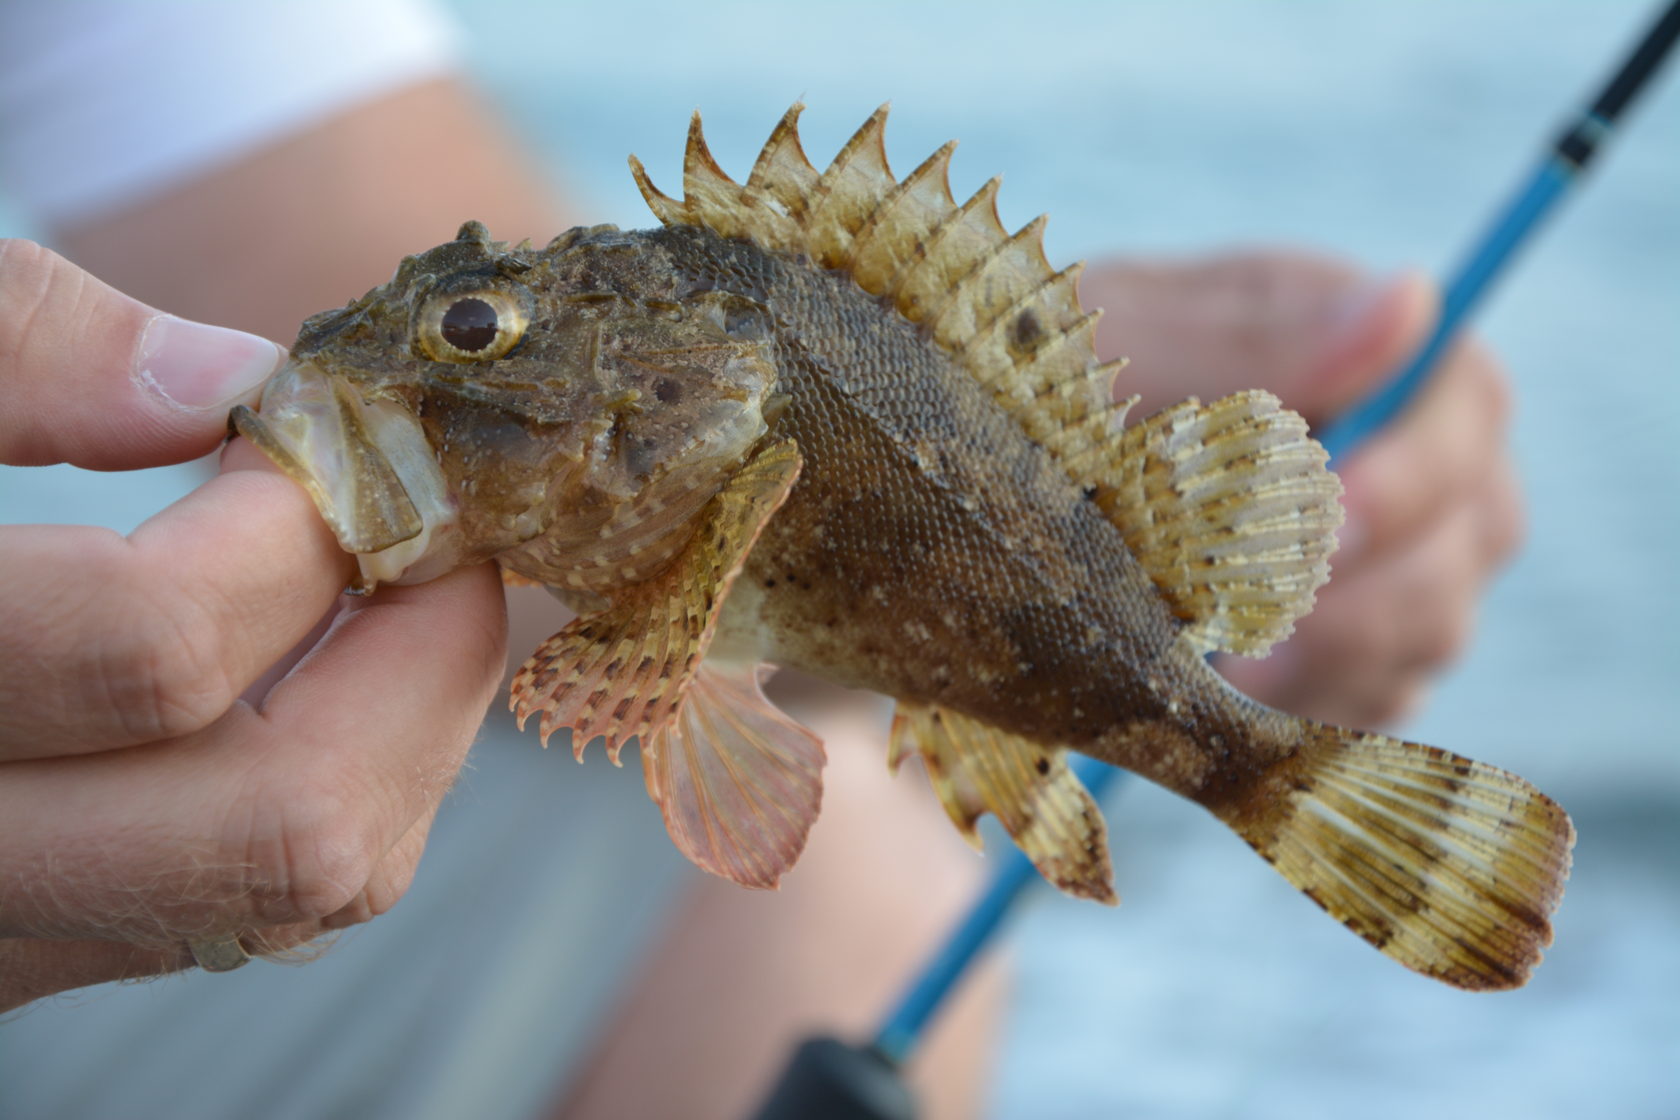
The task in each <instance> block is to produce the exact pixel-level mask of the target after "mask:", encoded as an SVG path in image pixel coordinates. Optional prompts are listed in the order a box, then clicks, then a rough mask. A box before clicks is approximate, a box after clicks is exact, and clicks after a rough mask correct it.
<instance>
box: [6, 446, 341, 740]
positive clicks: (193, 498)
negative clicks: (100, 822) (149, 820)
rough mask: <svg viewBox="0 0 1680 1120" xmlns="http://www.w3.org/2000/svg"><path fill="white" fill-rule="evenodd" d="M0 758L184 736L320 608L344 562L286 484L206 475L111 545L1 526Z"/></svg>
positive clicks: (85, 535)
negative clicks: (2, 668) (1, 661)
mask: <svg viewBox="0 0 1680 1120" xmlns="http://www.w3.org/2000/svg"><path fill="white" fill-rule="evenodd" d="M0 570H4V571H5V572H6V580H5V582H4V583H3V584H0V650H3V651H4V652H5V655H6V657H5V660H6V663H7V670H6V672H5V673H4V674H0V761H4V760H6V759H20V758H39V757H45V756H48V755H56V754H65V753H75V752H82V751H91V750H100V749H105V748H110V747H122V746H129V745H132V744H136V743H147V742H152V741H154V740H157V739H164V738H172V737H175V736H179V735H183V734H187V733H189V732H192V731H197V730H199V729H200V728H203V727H206V726H208V725H209V724H210V723H211V722H212V721H214V720H216V719H217V718H219V717H220V716H221V714H222V713H223V712H225V711H226V710H227V708H228V706H229V705H230V704H232V703H233V701H234V700H235V699H236V698H237V697H238V696H239V695H240V693H241V692H242V691H243V690H244V689H245V687H246V686H247V685H249V684H250V683H251V681H252V680H254V679H255V678H256V677H257V676H258V674H260V673H261V672H262V671H263V669H264V668H265V667H267V666H268V665H269V664H270V663H272V662H273V661H275V660H276V659H277V658H279V657H280V656H281V655H282V654H284V653H285V652H286V651H287V650H288V649H289V648H291V646H292V645H293V644H294V643H296V642H297V641H298V640H299V639H300V638H301V637H303V635H304V634H306V633H307V632H308V631H309V628H310V627H311V626H313V625H314V623H315V621H316V620H317V619H318V618H320V617H321V615H322V613H323V612H325V611H326V610H327V609H328V608H329V607H330V606H331V605H332V603H333V600H334V599H335V598H336V597H337V595H338V594H339V592H340V591H341V590H342V589H343V588H344V586H345V583H346V582H347V580H348V579H349V577H350V574H351V560H350V558H349V557H348V556H347V555H346V554H345V553H344V552H342V551H341V550H340V549H339V547H338V544H337V542H336V541H335V540H334V539H333V535H332V533H331V531H330V530H329V529H328V528H327V527H326V525H325V524H324V523H323V522H322V521H321V518H320V516H319V514H317V513H316V511H315V507H314V506H313V504H312V503H311V502H310V500H309V498H308V496H307V495H306V494H304V492H303V491H302V490H301V489H300V488H299V487H297V486H296V485H295V484H293V483H292V482H290V481H289V480H287V479H286V478H284V477H282V476H280V475H277V474H272V473H267V472H258V471H236V472H233V473H230V474H225V475H222V476H221V477H219V478H216V479H213V480H211V481H210V482H208V483H206V484H205V485H204V486H201V487H199V488H198V489H197V490H195V491H193V492H192V493H191V494H189V495H187V496H186V497H185V498H182V499H181V500H180V501H178V502H176V503H175V504H174V505H172V506H170V507H169V508H168V509H166V510H164V511H163V512H162V513H160V514H158V515H157V516H155V517H153V518H151V519H150V520H148V521H146V522H145V523H144V524H142V525H141V526H140V527H139V528H138V529H136V530H135V531H134V532H133V533H132V534H131V535H130V536H129V537H127V538H124V537H122V536H119V535H118V534H116V533H112V532H110V531H108V530H104V529H93V528H88V527H85V526H58V525H24V526H7V527H4V528H0Z"/></svg>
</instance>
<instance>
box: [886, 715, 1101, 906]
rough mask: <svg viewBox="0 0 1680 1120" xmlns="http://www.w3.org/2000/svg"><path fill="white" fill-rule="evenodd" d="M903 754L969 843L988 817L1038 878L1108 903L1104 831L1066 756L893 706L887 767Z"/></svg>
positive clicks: (964, 722) (959, 720)
mask: <svg viewBox="0 0 1680 1120" xmlns="http://www.w3.org/2000/svg"><path fill="white" fill-rule="evenodd" d="M911 751H915V752H916V753H918V754H920V755H921V756H922V762H923V764H924V765H925V766H926V767H927V772H928V780H929V781H930V782H932V783H933V788H934V792H935V793H937V794H938V795H939V801H940V804H942V805H944V806H945V812H946V814H947V815H948V816H949V817H950V818H951V823H953V824H955V825H956V826H957V830H958V831H959V832H961V833H962V834H963V837H964V838H965V839H967V840H968V842H969V843H970V844H973V845H975V846H976V847H978V846H979V844H980V837H979V834H978V833H977V832H976V831H975V829H974V825H975V822H976V821H978V820H979V819H980V817H981V815H982V814H984V813H988V812H989V813H993V814H995V815H996V816H997V818H998V821H999V823H1001V824H1002V825H1003V827H1004V828H1005V829H1006V830H1007V831H1008V832H1009V835H1010V836H1011V837H1012V838H1013V839H1014V841H1015V843H1016V844H1017V845H1018V846H1019V847H1020V849H1021V851H1022V852H1023V853H1025V854H1026V856H1027V858H1028V859H1030V860H1032V862H1033V866H1034V867H1036V868H1038V872H1039V874H1040V875H1043V876H1044V878H1045V879H1047V880H1049V881H1050V882H1052V883H1054V884H1056V886H1058V887H1060V888H1061V889H1062V890H1064V891H1067V892H1068V893H1069V894H1072V895H1077V896H1078V897H1080V898H1090V899H1095V900H1096V901H1098V902H1105V903H1109V904H1111V905H1112V904H1113V903H1114V901H1115V897H1114V873H1113V870H1112V869H1111V868H1110V866H1109V858H1108V828H1107V826H1106V825H1105V824H1104V823H1103V817H1102V810H1101V809H1100V808H1098V806H1097V803H1096V801H1095V800H1093V799H1092V797H1091V795H1090V793H1089V792H1088V791H1087V790H1086V789H1085V786H1084V784H1083V783H1082V782H1080V780H1079V778H1078V776H1077V775H1076V774H1074V772H1073V771H1072V770H1071V769H1070V768H1069V767H1068V764H1067V752H1066V751H1065V750H1063V749H1061V748H1060V747H1047V746H1043V745H1041V744H1038V743H1034V742H1031V741H1029V740H1027V739H1025V738H1022V737H1021V736H1018V735H1012V734H1010V733H1008V732H1006V731H1000V730H998V729H997V728H995V727H992V726H990V725H989V724H986V723H982V722H981V721H979V720H976V719H972V718H970V717H968V716H965V715H962V714H960V713H958V712H953V711H950V710H949V709H946V708H941V707H939V706H937V705H931V704H929V705H923V704H910V703H905V702H902V701H901V702H900V703H899V705H898V708H897V711H896V712H895V713H894V715H893V729H892V745H891V747H890V750H889V753H888V756H887V764H888V765H889V766H890V767H891V768H892V769H893V770H894V771H895V772H896V771H897V769H898V766H899V763H901V762H902V761H903V760H904V756H905V755H906V754H908V753H909V752H911Z"/></svg>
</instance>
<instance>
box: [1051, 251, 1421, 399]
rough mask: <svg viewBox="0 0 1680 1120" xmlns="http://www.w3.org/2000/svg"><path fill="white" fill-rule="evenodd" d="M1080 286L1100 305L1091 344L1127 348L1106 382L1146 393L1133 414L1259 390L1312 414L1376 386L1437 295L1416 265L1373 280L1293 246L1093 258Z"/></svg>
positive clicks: (1413, 339) (1417, 334)
mask: <svg viewBox="0 0 1680 1120" xmlns="http://www.w3.org/2000/svg"><path fill="white" fill-rule="evenodd" d="M1081 295H1082V297H1087V298H1085V299H1084V302H1086V303H1087V304H1088V305H1096V306H1103V307H1105V308H1106V312H1107V313H1106V314H1105V316H1104V318H1103V319H1102V320H1101V321H1100V322H1099V324H1098V328H1097V348H1098V352H1099V354H1101V355H1102V356H1103V357H1105V358H1106V357H1115V356H1122V355H1123V356H1126V357H1129V358H1130V359H1131V364H1130V365H1129V366H1128V367H1127V368H1126V370H1125V371H1124V372H1123V373H1122V374H1121V375H1120V378H1119V379H1118V380H1117V382H1116V386H1115V388H1116V391H1117V392H1119V393H1121V394H1130V393H1138V394H1140V395H1141V396H1142V397H1143V401H1142V403H1141V405H1140V406H1139V409H1138V411H1136V412H1134V413H1133V415H1134V416H1147V415H1149V414H1150V413H1152V412H1155V411H1157V410H1158V409H1160V408H1162V407H1164V406H1165V405H1169V404H1172V403H1174V402H1176V401H1180V400H1183V399H1184V398H1185V397H1189V396H1197V397H1200V398H1201V399H1202V400H1204V401H1207V400H1214V399H1216V398H1218V397H1222V396H1225V395H1227V394H1229V393H1234V392H1238V391H1240V390H1243V389H1267V390H1270V391H1271V392H1273V393H1276V394H1277V395H1278V396H1279V397H1281V398H1282V399H1283V401H1284V403H1285V404H1286V405H1288V406H1289V407H1290V408H1293V409H1295V410H1296V411H1297V412H1300V413H1302V414H1303V415H1305V416H1306V417H1307V419H1308V420H1309V421H1315V422H1321V421H1322V420H1324V419H1326V418H1328V417H1331V416H1334V415H1335V414H1336V413H1338V412H1339V411H1341V410H1342V409H1344V408H1346V407H1348V406H1349V405H1351V404H1352V403H1353V402H1355V401H1357V400H1358V399H1360V398H1361V397H1362V396H1364V395H1365V394H1366V393H1368V392H1370V391H1371V390H1372V389H1374V388H1375V387H1376V386H1378V385H1380V384H1381V383H1382V381H1383V379H1384V378H1385V377H1386V376H1387V375H1388V374H1389V373H1390V372H1392V371H1393V370H1394V369H1395V368H1396V367H1397V366H1398V365H1399V363H1400V362H1401V361H1402V360H1404V358H1405V357H1406V356H1407V354H1408V353H1409V352H1410V350H1411V348H1412V347H1414V346H1416V345H1418V344H1419V343H1421V342H1422V340H1423V337H1424V332H1425V331H1426V330H1427V329H1428V327H1429V324H1430V322H1431V321H1432V320H1433V317H1434V306H1435V292H1434V288H1433V286H1432V285H1431V284H1430V282H1429V281H1428V280H1427V279H1426V278H1424V277H1423V276H1422V275H1421V274H1418V273H1410V272H1408V273H1401V274H1399V275H1397V276H1394V277H1391V278H1388V279H1375V278H1371V277H1367V276H1366V275H1364V274H1363V273H1361V272H1359V271H1358V270H1356V269H1354V268H1351V267H1349V266H1348V265H1346V264H1343V263H1341V262H1339V261H1336V260H1333V259H1330V258H1326V257H1320V256H1315V255H1311V254H1306V253H1297V252H1244V253H1231V254H1225V255H1221V256H1216V257H1211V258H1205V259H1200V260H1188V261H1170V262H1152V263H1131V262H1128V263H1123V264H1108V265H1099V266H1097V267H1095V268H1093V269H1092V270H1091V272H1090V273H1088V274H1087V278H1086V280H1085V282H1084V283H1083V284H1082V290H1081Z"/></svg>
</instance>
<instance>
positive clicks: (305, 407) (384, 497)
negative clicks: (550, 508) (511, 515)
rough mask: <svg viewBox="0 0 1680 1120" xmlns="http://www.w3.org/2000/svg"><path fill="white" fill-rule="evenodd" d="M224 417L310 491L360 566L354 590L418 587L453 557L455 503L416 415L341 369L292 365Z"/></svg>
mask: <svg viewBox="0 0 1680 1120" xmlns="http://www.w3.org/2000/svg"><path fill="white" fill-rule="evenodd" d="M228 423H229V424H230V425H231V426H232V428H233V429H234V430H235V431H237V432H238V433H239V434H240V435H242V436H244V437H245V438H246V439H248V440H250V441H251V442H252V443H254V444H256V446H257V447H258V448H259V449H260V450H261V451H262V452H263V454H265V455H267V456H268V457H269V458H270V459H272V460H273V461H274V464H275V465H276V466H278V467H279V468H280V469H281V470H282V471H284V472H285V473H286V474H287V475H288V476H289V477H290V478H291V479H292V480H293V481H294V482H296V483H298V485H300V486H302V487H303V488H304V489H305V490H306V491H308V493H309V496H310V498H311V499H313V501H314V502H315V508H316V509H318V510H320V512H321V516H322V517H323V518H324V519H325V520H326V522H327V525H328V526H329V527H330V528H331V529H332V531H333V535H334V536H335V537H337V538H338V543H339V546H340V547H341V548H343V549H344V551H346V552H350V553H354V554H355V555H356V558H357V562H358V565H359V566H360V569H361V574H360V577H359V579H358V581H357V583H355V584H354V585H352V588H351V590H353V591H358V592H364V593H365V592H367V591H371V590H372V589H373V588H374V586H375V585H377V584H380V583H419V582H422V581H424V580H427V579H432V578H434V577H436V576H440V575H442V574H443V573H444V572H446V571H448V570H449V569H450V568H451V567H453V566H454V561H455V560H456V559H457V558H458V556H459V553H460V549H459V543H460V542H459V534H458V533H457V532H456V531H455V530H456V521H457V518H456V506H455V503H454V501H453V500H452V499H451V498H450V494H449V486H448V483H447V481H446V480H445V478H444V476H443V471H442V469H441V468H440V467H439V466H438V461H437V456H436V455H434V454H433V452H432V449H431V446H430V444H428V443H427V442H426V435H425V432H424V431H423V430H422V428H421V427H420V422H419V420H418V419H416V418H415V416H414V414H413V413H412V412H410V411H409V410H408V409H407V408H405V407H403V406H402V405H401V404H399V403H397V402H396V401H389V400H373V401H369V400H366V399H364V398H363V397H362V395H361V394H360V393H359V392H357V391H356V389H355V387H354V386H352V385H351V384H350V382H349V381H348V380H347V379H346V378H344V377H343V376H341V375H337V374H329V373H327V372H326V371H325V370H323V369H321V367H319V366H317V365H315V364H313V363H312V362H308V361H296V360H294V361H291V362H288V363H287V364H286V365H285V366H283V367H281V369H280V370H279V371H278V372H277V373H275V375H274V376H273V377H272V378H270V379H269V382H268V385H267V386H266V387H265V388H264V390H263V395H262V402H261V404H260V405H259V406H258V408H257V409H256V410H255V411H253V410H252V409H249V408H246V407H245V406H244V405H239V406H236V407H235V408H234V410H233V412H232V414H231V415H229V417H228Z"/></svg>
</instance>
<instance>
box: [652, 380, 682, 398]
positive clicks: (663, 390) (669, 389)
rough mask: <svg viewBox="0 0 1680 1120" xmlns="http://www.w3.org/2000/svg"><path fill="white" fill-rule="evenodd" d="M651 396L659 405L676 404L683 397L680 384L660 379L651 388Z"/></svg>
mask: <svg viewBox="0 0 1680 1120" xmlns="http://www.w3.org/2000/svg"><path fill="white" fill-rule="evenodd" d="M653 395H654V398H655V399H657V400H658V401H659V402H660V403H661V404H677V403H679V402H680V401H681V400H682V397H683V388H682V383H681V382H679V381H675V380H673V379H672V378H669V377H661V378H660V379H659V380H658V381H657V382H656V383H655V384H654V386H653Z"/></svg>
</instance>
